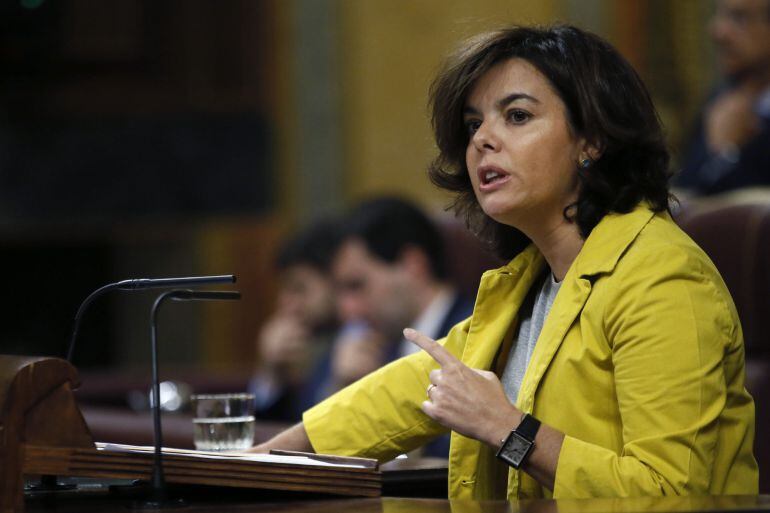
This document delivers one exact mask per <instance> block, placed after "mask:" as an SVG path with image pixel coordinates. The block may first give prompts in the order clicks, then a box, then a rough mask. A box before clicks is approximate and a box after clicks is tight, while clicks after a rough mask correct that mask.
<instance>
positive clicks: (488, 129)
mask: <svg viewBox="0 0 770 513" xmlns="http://www.w3.org/2000/svg"><path fill="white" fill-rule="evenodd" d="M473 144H474V146H475V147H476V149H477V150H478V151H497V150H498V149H499V147H500V139H499V137H498V136H497V134H496V131H495V129H494V127H493V126H492V124H491V123H490V122H483V123H481V124H480V125H479V127H478V128H477V129H476V132H474V134H473Z"/></svg>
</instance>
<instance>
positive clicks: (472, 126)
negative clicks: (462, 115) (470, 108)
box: [465, 119, 481, 135]
mask: <svg viewBox="0 0 770 513" xmlns="http://www.w3.org/2000/svg"><path fill="white" fill-rule="evenodd" d="M480 126H481V121H478V120H476V119H472V120H469V121H466V122H465V130H466V131H467V132H468V135H473V134H475V133H476V131H477V130H478V129H479V127H480Z"/></svg>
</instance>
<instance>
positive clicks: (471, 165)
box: [464, 58, 587, 237]
mask: <svg viewBox="0 0 770 513" xmlns="http://www.w3.org/2000/svg"><path fill="white" fill-rule="evenodd" d="M464 121H465V126H466V128H467V130H468V138H469V139H468V148H467V150H466V155H465V157H466V164H467V166H468V172H469V173H470V179H471V183H472V184H473V190H474V192H475V193H476V198H477V199H478V201H479V203H480V205H481V208H482V209H483V210H484V212H485V213H486V214H487V215H488V216H490V217H492V218H493V219H494V220H496V221H498V222H500V223H503V224H506V225H509V226H514V227H516V228H518V229H520V230H521V231H523V232H524V233H525V234H527V235H529V236H530V237H532V236H533V235H534V234H533V233H530V232H531V229H532V228H534V229H543V228H545V229H549V228H553V227H554V226H556V225H554V223H563V222H564V218H563V211H564V208H565V207H567V206H568V205H570V204H571V203H573V202H574V201H575V200H576V199H577V193H578V178H577V171H576V170H577V165H578V162H579V161H580V160H581V158H585V157H587V154H585V152H584V147H585V143H584V141H583V140H582V139H578V138H576V137H574V136H573V135H572V133H571V131H570V127H569V122H568V120H567V110H566V107H565V105H564V102H562V100H561V98H560V97H559V96H558V95H557V94H556V92H555V91H554V89H553V87H552V86H551V84H550V82H549V81H548V79H547V78H545V76H544V75H543V74H541V73H540V72H539V71H538V70H537V68H535V67H534V66H533V65H531V64H530V63H529V62H527V61H525V60H523V59H519V58H513V59H509V60H507V61H503V62H501V63H499V64H497V65H495V66H494V67H493V68H491V69H490V70H489V71H487V72H486V73H485V74H484V75H482V76H481V78H479V80H478V81H477V82H476V83H475V84H474V85H473V87H472V88H471V90H470V94H469V95H468V98H467V100H466V104H465V113H464Z"/></svg>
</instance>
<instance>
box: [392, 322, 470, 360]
mask: <svg viewBox="0 0 770 513" xmlns="http://www.w3.org/2000/svg"><path fill="white" fill-rule="evenodd" d="M404 337H406V339H407V340H409V341H411V342H414V343H415V344H417V345H418V346H419V347H420V348H421V349H423V350H424V351H425V352H426V353H428V354H429V355H430V356H431V357H432V358H433V359H434V360H436V362H438V364H439V365H441V366H442V367H445V366H447V365H454V364H456V363H460V360H458V359H457V358H455V356H454V355H453V354H452V353H450V352H449V351H447V350H446V349H444V347H443V346H442V345H441V344H439V343H438V342H436V341H435V340H433V339H432V338H430V337H429V336H427V335H424V334H422V333H420V332H419V331H417V330H414V329H412V328H406V329H405V330H404Z"/></svg>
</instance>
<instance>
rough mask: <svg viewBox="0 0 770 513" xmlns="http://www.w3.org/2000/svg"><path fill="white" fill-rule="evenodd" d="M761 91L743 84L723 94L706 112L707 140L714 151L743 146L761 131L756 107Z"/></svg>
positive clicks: (721, 151)
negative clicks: (758, 93)
mask: <svg viewBox="0 0 770 513" xmlns="http://www.w3.org/2000/svg"><path fill="white" fill-rule="evenodd" d="M756 97H757V94H756V92H755V91H754V90H753V89H752V88H751V87H749V86H741V87H737V88H735V89H732V90H730V91H727V92H725V93H724V94H722V95H720V96H719V97H718V98H717V99H716V101H714V103H713V104H712V105H711V108H709V110H708V112H707V113H706V119H705V129H706V143H707V144H708V147H709V149H710V150H711V151H713V152H714V153H725V152H728V151H730V150H734V149H739V148H740V147H741V146H743V145H744V144H746V143H747V142H749V140H751V138H752V137H754V136H755V135H756V134H757V132H758V131H759V118H758V116H757V115H756V113H755V112H754V111H753V110H752V108H753V104H754V102H755V101H756Z"/></svg>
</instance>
